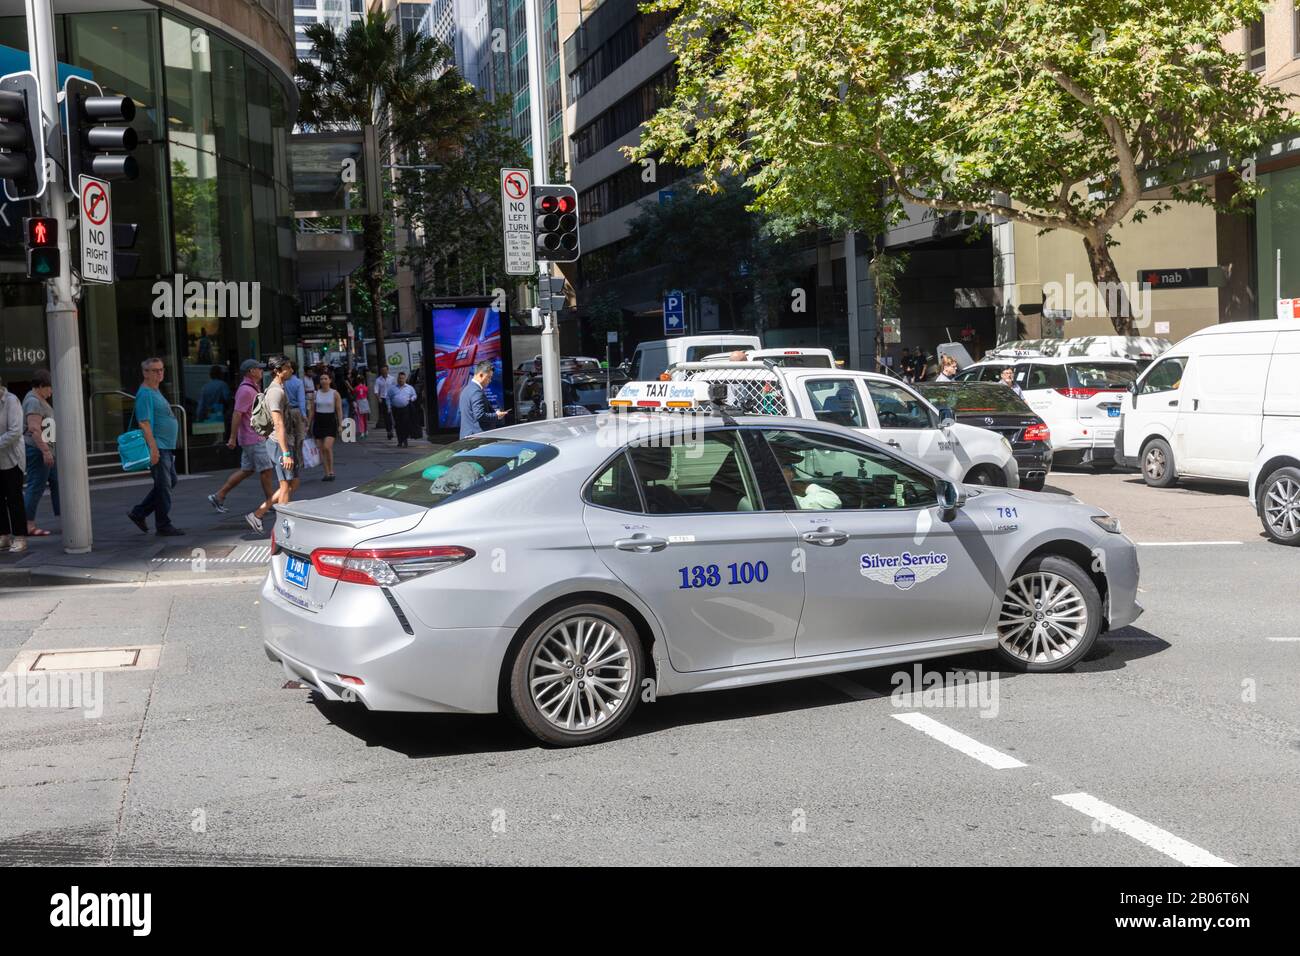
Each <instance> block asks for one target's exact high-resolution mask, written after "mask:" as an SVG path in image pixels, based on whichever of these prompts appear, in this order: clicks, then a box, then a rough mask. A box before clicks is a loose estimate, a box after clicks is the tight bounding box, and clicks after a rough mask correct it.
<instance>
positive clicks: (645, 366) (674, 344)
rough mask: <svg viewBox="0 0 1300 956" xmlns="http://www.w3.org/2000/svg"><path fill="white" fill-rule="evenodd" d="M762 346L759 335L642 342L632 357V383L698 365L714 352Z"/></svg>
mask: <svg viewBox="0 0 1300 956" xmlns="http://www.w3.org/2000/svg"><path fill="white" fill-rule="evenodd" d="M762 347H763V343H762V342H760V341H759V339H758V336H757V335H736V334H733V333H730V332H719V333H718V334H716V335H679V336H678V337H677V338H675V339H660V340H659V341H658V342H642V343H641V344H640V345H638V346H637V347H636V351H635V352H633V353H632V364H631V367H630V368H629V369H628V378H630V379H631V380H632V381H634V382H636V381H646V380H649V379H656V378H658V377H659V373H660V372H662V371H663V370H664V369H666V368H667V367H668V366H670V365H676V364H677V363H678V362H698V361H699V360H700V359H702V358H704V356H706V355H712V354H713V353H714V352H730V351H732V350H733V349H745V350H746V351H748V350H749V349H759V348H762Z"/></svg>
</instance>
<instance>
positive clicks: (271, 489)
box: [208, 359, 275, 514]
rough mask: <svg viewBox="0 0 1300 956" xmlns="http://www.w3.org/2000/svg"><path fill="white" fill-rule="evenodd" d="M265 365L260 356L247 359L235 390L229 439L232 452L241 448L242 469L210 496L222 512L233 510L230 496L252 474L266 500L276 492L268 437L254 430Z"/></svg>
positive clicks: (213, 503)
mask: <svg viewBox="0 0 1300 956" xmlns="http://www.w3.org/2000/svg"><path fill="white" fill-rule="evenodd" d="M262 368H263V366H262V363H261V362H259V361H258V360H257V359H245V360H244V362H243V364H242V365H240V366H239V371H240V373H241V374H242V375H243V378H242V379H240V382H239V387H238V388H236V389H235V411H234V414H233V415H231V418H230V438H229V440H227V442H226V447H227V448H229V449H231V450H232V451H233V450H234V449H235V448H238V449H239V468H238V469H237V470H235V471H233V472H231V473H230V477H229V478H227V479H226V483H225V484H224V485H222V486H221V488H220V489H219V490H218V491H216V492H214V493H212V494H210V495H208V502H209V503H210V504H211V505H212V507H213V508H215V509H217V511H219V512H220V513H221V514H225V513H226V512H228V511H229V510H230V509H229V508H227V507H226V496H227V495H228V494H230V493H231V492H232V491H234V490H235V488H237V487H238V486H239V485H240V483H242V482H243V480H244V479H245V478H247V477H248V476H249V475H254V474H255V475H257V477H258V479H259V480H260V481H261V482H262V496H263V498H264V499H265V498H270V497H271V495H273V494H275V481H274V480H273V479H272V476H271V472H272V471H273V466H272V464H271V456H270V455H269V454H268V453H267V451H266V439H265V438H263V437H262V436H261V435H259V434H258V433H257V432H255V431H253V425H252V416H253V404H254V403H255V402H256V401H257V396H258V395H260V394H261V393H262Z"/></svg>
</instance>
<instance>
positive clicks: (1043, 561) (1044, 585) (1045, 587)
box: [997, 554, 1102, 674]
mask: <svg viewBox="0 0 1300 956" xmlns="http://www.w3.org/2000/svg"><path fill="white" fill-rule="evenodd" d="M1101 623H1102V607H1101V594H1100V593H1098V591H1097V585H1096V584H1094V583H1093V581H1092V578H1090V577H1088V574H1087V572H1086V571H1084V570H1083V568H1081V567H1079V565H1077V564H1076V563H1075V562H1073V561H1071V560H1070V559H1069V558H1064V557H1061V556H1060V555H1054V554H1044V555H1038V556H1036V557H1033V558H1030V559H1029V560H1028V561H1026V562H1025V563H1024V564H1022V565H1021V566H1020V568H1019V570H1017V571H1016V573H1015V575H1014V576H1013V577H1012V578H1011V580H1010V581H1008V582H1007V590H1006V592H1005V594H1004V595H1003V598H1002V608H1001V610H1000V611H999V612H998V625H997V627H998V648H997V652H998V656H999V657H1000V658H1001V659H1002V661H1003V662H1004V663H1005V664H1006V665H1007V666H1008V667H1009V669H1011V670H1018V671H1028V672H1032V673H1042V674H1050V673H1054V672H1056V671H1063V670H1069V669H1070V668H1071V667H1073V666H1074V665H1075V664H1077V663H1079V661H1081V660H1083V659H1084V658H1085V657H1087V656H1088V653H1089V652H1090V651H1091V650H1092V647H1093V645H1094V644H1095V643H1096V641H1097V635H1098V634H1100V633H1101Z"/></svg>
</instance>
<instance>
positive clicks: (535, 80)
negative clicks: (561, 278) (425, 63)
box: [524, 0, 564, 418]
mask: <svg viewBox="0 0 1300 956" xmlns="http://www.w3.org/2000/svg"><path fill="white" fill-rule="evenodd" d="M524 24H525V29H526V31H527V34H528V36H527V40H528V125H529V127H530V131H531V134H532V135H531V140H532V152H533V185H534V187H536V185H537V184H538V183H545V182H546V178H547V169H546V116H545V110H544V109H543V104H544V102H545V99H546V91H545V89H544V88H543V85H542V84H543V82H544V79H543V76H542V18H541V16H540V15H539V13H538V9H537V0H524ZM550 275H551V264H550V263H549V262H547V261H545V260H544V259H539V260H538V261H537V277H538V282H539V284H540V285H545V284H546V280H547V279H549V278H550ZM541 349H542V401H543V402H544V403H545V404H546V417H547V418H560V417H562V416H563V415H564V407H563V402H562V398H561V394H562V393H561V390H560V317H559V316H558V315H556V314H555V313H554V312H552V311H550V310H546V311H543V312H542V341H541Z"/></svg>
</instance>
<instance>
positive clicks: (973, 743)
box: [893, 712, 1025, 770]
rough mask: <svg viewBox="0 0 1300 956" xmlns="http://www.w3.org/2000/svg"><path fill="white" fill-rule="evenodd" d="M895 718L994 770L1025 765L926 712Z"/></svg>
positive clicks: (899, 715)
mask: <svg viewBox="0 0 1300 956" xmlns="http://www.w3.org/2000/svg"><path fill="white" fill-rule="evenodd" d="M893 716H894V719H895V720H901V721H902V722H903V723H905V724H907V725H908V726H909V727H914V728H916V729H917V730H919V731H921V733H923V734H928V735H929V736H931V737H933V738H934V739H935V740H937V741H939V742H940V743H944V744H947V745H948V746H949V747H951V748H953V749H954V750H960V751H961V752H962V753H964V754H965V755H966V756H967V757H974V758H975V759H976V760H978V761H979V762H980V763H982V764H986V765H987V766H990V767H992V768H993V769H994V770H1014V769H1015V768H1016V767H1023V766H1025V765H1024V764H1023V763H1021V762H1020V761H1019V760H1017V759H1016V758H1015V757H1011V756H1008V755H1007V754H1004V753H1002V752H1001V751H1000V750H994V749H993V748H992V747H988V746H985V745H984V744H982V743H980V742H979V741H978V740H975V739H974V738H972V737H967V736H966V735H965V734H963V733H958V732H957V731H955V730H953V729H952V728H951V727H948V726H946V725H944V724H941V723H939V721H937V720H935V719H934V718H933V717H928V716H926V715H925V714H918V713H915V712H913V713H908V714H894V715H893Z"/></svg>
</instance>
